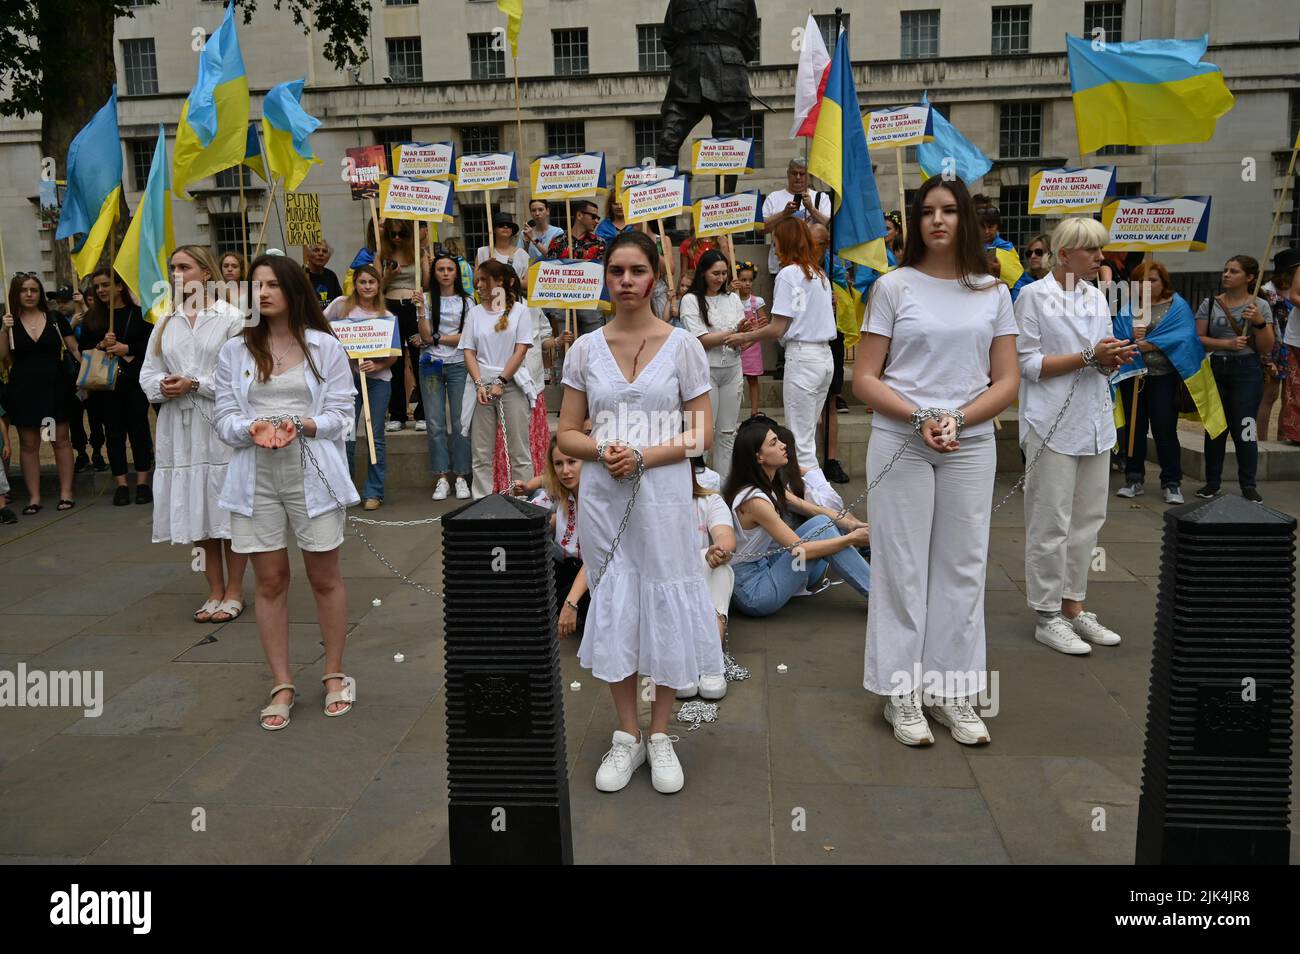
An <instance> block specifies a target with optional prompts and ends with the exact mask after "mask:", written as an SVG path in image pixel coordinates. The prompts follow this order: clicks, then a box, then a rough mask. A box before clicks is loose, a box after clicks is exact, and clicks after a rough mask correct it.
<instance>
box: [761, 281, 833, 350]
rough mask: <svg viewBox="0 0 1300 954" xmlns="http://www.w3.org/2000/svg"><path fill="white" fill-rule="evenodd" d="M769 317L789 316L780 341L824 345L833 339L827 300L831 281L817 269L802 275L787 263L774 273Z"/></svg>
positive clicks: (831, 317) (830, 311) (831, 319)
mask: <svg viewBox="0 0 1300 954" xmlns="http://www.w3.org/2000/svg"><path fill="white" fill-rule="evenodd" d="M771 314H772V315H773V316H776V315H782V316H784V317H786V318H789V319H790V326H789V327H788V328H786V330H785V334H784V335H782V336H781V343H782V344H786V343H788V342H791V341H815V342H819V343H822V344H825V343H826V342H828V341H832V340H834V338H835V308H834V306H833V305H832V302H831V280H830V279H829V278H827V277H826V276H825V275H823V274H821V273H820V272H814V273H813V277H812V278H805V277H804V274H803V269H802V268H801V267H800V266H798V265H787V266H786V267H785V268H783V269H781V271H780V272H778V273H777V276H776V285H775V287H774V290H773V292H772V310H771Z"/></svg>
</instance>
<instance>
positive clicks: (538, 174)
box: [530, 152, 609, 199]
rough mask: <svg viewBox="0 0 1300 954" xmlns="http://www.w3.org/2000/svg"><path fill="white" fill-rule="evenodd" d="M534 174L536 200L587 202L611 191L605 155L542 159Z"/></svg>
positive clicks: (592, 153)
mask: <svg viewBox="0 0 1300 954" xmlns="http://www.w3.org/2000/svg"><path fill="white" fill-rule="evenodd" d="M530 172H531V173H532V187H533V191H532V197H533V198H534V199H585V198H589V197H591V196H594V195H601V194H603V193H605V192H608V191H609V190H608V188H607V187H606V185H605V154H604V153H603V152H580V153H576V154H572V155H553V156H539V157H538V158H536V159H534V160H533V165H532V168H531V170H530Z"/></svg>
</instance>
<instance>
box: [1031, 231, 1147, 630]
mask: <svg viewBox="0 0 1300 954" xmlns="http://www.w3.org/2000/svg"><path fill="white" fill-rule="evenodd" d="M1107 240H1108V235H1107V232H1106V227H1105V226H1103V225H1102V224H1101V223H1100V222H1098V221H1096V220H1095V219H1091V218H1086V217H1083V216H1076V217H1072V218H1068V219H1065V220H1064V221H1063V222H1061V224H1060V225H1058V226H1057V227H1056V230H1055V231H1054V232H1053V233H1052V238H1051V249H1052V257H1053V260H1054V261H1055V263H1056V267H1055V268H1053V269H1052V271H1051V272H1049V273H1048V275H1047V276H1046V277H1044V278H1043V279H1042V280H1041V281H1038V282H1034V283H1033V284H1030V285H1026V286H1025V287H1024V288H1023V289H1022V290H1021V293H1020V296H1019V298H1018V299H1017V300H1016V305H1015V310H1016V324H1017V326H1018V327H1019V335H1018V337H1017V340H1016V351H1017V352H1018V354H1019V358H1020V375H1021V377H1020V445H1021V447H1022V448H1023V450H1024V452H1025V459H1026V467H1027V468H1028V471H1027V474H1026V478H1025V592H1026V594H1027V596H1028V601H1029V605H1030V607H1032V608H1033V609H1034V610H1035V611H1037V613H1038V622H1037V626H1036V628H1035V631H1034V638H1035V639H1036V640H1038V642H1040V643H1043V644H1044V645H1046V646H1050V647H1051V648H1052V649H1055V650H1058V651H1059V652H1063V653H1069V654H1071V655H1085V654H1087V653H1090V652H1092V647H1091V646H1089V645H1088V643H1095V644H1097V645H1099V646H1114V645H1116V644H1118V643H1119V641H1120V638H1119V636H1118V635H1117V634H1115V633H1113V632H1111V631H1110V630H1109V629H1107V628H1106V627H1105V626H1103V625H1101V623H1099V622H1098V621H1097V616H1096V614H1095V613H1090V612H1087V611H1086V610H1085V609H1084V598H1085V596H1086V594H1087V588H1088V568H1089V566H1090V565H1091V563H1092V551H1093V547H1094V546H1095V545H1096V543H1097V534H1098V532H1099V531H1100V530H1101V526H1102V524H1103V523H1105V521H1106V501H1107V498H1108V496H1109V476H1110V449H1111V447H1112V446H1114V444H1115V423H1114V419H1113V416H1112V415H1113V405H1112V404H1111V399H1110V387H1109V384H1108V382H1107V378H1106V376H1107V374H1108V373H1109V372H1110V371H1113V370H1114V369H1115V368H1117V367H1119V366H1120V365H1121V364H1126V363H1128V362H1129V361H1130V360H1132V357H1133V355H1135V354H1136V353H1137V348H1136V347H1135V346H1134V345H1133V344H1132V343H1131V342H1129V341H1127V340H1125V341H1119V340H1116V339H1115V337H1114V336H1113V335H1112V334H1111V314H1110V307H1109V305H1108V304H1107V301H1106V297H1105V296H1104V295H1103V294H1102V293H1101V292H1100V291H1099V290H1098V289H1097V288H1096V287H1094V286H1093V285H1090V284H1087V282H1091V281H1095V280H1096V278H1097V273H1098V272H1099V270H1100V269H1101V264H1102V256H1101V249H1102V246H1104V245H1105V244H1106V242H1107ZM1072 390H1073V396H1071V391H1072ZM1067 398H1068V399H1069V402H1070V403H1069V406H1068V407H1067V408H1066V409H1065V411H1064V413H1063V414H1062V410H1061V409H1062V406H1063V405H1064V404H1065V402H1066V399H1067ZM1058 417H1059V420H1058ZM1044 441H1047V444H1046V446H1044ZM1084 640H1087V642H1084Z"/></svg>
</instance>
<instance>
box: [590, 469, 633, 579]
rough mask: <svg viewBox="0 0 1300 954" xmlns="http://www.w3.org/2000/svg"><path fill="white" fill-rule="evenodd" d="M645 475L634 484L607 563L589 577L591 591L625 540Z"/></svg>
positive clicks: (607, 557)
mask: <svg viewBox="0 0 1300 954" xmlns="http://www.w3.org/2000/svg"><path fill="white" fill-rule="evenodd" d="M644 476H645V475H644V473H642V474H640V475H638V476H637V478H636V480H634V481H633V482H632V496H631V497H629V498H628V501H627V509H626V510H624V511H623V519H622V520H620V521H619V523H618V532H617V533H615V534H614V541H613V542H612V543H611V544H610V545H609V553H608V554H607V555H606V556H605V562H604V563H602V564H601V565H600V573H599V575H597V576H595V577H593V576H591V575H590V574H588V575H587V585H588V587H589V588H590V590H591V591H592V592H593V593H594V592H596V584H597V583H599V582H600V581H601V580H603V579H604V578H605V571H606V570H607V569H609V563H610V561H611V560H613V559H614V551H615V550H617V549H618V544H619V541H621V540H622V539H623V531H624V530H626V529H627V522H628V520H629V519H630V518H631V516H632V507H633V505H634V504H635V503H636V495H637V493H638V492H640V490H641V479H642V477H644Z"/></svg>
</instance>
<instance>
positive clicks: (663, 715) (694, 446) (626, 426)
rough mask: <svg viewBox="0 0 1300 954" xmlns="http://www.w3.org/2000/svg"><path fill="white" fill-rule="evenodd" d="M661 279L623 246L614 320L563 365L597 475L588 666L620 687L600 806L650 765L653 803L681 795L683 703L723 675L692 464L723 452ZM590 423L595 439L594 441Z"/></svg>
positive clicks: (653, 257) (580, 452)
mask: <svg viewBox="0 0 1300 954" xmlns="http://www.w3.org/2000/svg"><path fill="white" fill-rule="evenodd" d="M658 266H659V253H658V250H657V249H656V247H655V244H654V242H653V241H652V240H651V239H650V238H649V237H648V236H646V235H644V234H643V233H641V232H624V233H620V234H619V235H618V236H616V237H615V238H614V239H613V241H611V242H610V244H609V246H608V247H607V248H606V250H605V284H606V287H607V288H608V289H609V291H610V293H611V296H612V298H613V301H614V317H613V318H612V319H611V320H610V322H609V323H608V324H607V325H606V326H605V327H604V328H603V329H600V331H599V332H598V333H596V334H589V335H583V336H581V337H579V338H578V340H577V341H575V342H574V343H573V347H572V348H571V349H570V350H569V355H568V358H567V359H566V360H565V362H564V403H563V405H562V407H561V410H560V425H559V433H558V435H557V437H558V445H559V447H560V449H561V450H562V451H564V453H566V454H569V455H571V456H573V457H577V458H579V459H580V460H583V461H596V462H597V463H596V464H594V465H590V466H585V467H583V468H582V482H581V497H582V508H581V509H580V510H579V511H578V537H579V539H581V540H582V549H583V559H584V562H585V563H586V564H587V571H588V575H589V577H590V583H591V586H592V599H591V607H590V609H589V610H588V612H587V622H586V625H585V627H584V629H583V640H582V645H581V647H580V648H579V651H578V652H579V661H580V662H581V663H582V665H583V666H584V667H585V668H587V669H590V670H591V671H592V674H593V675H594V676H596V678H598V679H601V680H603V681H605V682H608V683H609V684H610V691H611V692H612V694H613V697H614V708H615V709H616V710H617V713H618V729H617V731H615V732H614V740H613V745H612V746H611V748H610V750H609V751H608V752H607V753H606V754H605V757H604V759H603V760H602V762H601V766H600V769H599V771H598V772H597V773H596V788H597V789H599V790H600V791H602V792H614V791H618V790H619V789H621V788H623V787H624V786H625V785H627V783H628V781H629V780H630V779H631V777H632V773H633V772H634V771H635V770H636V768H637V767H638V766H639V765H641V763H643V762H645V761H646V759H647V752H648V757H649V760H650V765H651V780H652V782H653V784H654V787H655V789H656V790H657V791H660V792H663V793H665V794H666V793H670V792H676V791H678V790H680V789H681V787H682V784H683V775H682V768H681V764H680V763H679V762H678V760H677V755H676V753H675V752H674V751H673V744H672V739H671V738H669V736H668V719H669V717H670V716H671V715H672V705H673V696H674V694H675V691H676V690H678V689H685V688H686V687H687V686H689V685H691V684H692V683H696V682H697V680H698V678H699V677H700V676H719V675H721V674H722V672H723V663H722V646H721V643H720V642H719V640H718V628H717V617H716V614H715V612H714V608H713V602H712V600H711V599H710V597H709V587H708V583H707V582H706V581H705V578H704V565H703V563H702V562H701V561H700V556H699V550H698V549H697V548H696V525H697V520H696V511H695V502H694V500H693V498H692V483H691V465H690V461H689V460H688V458H690V457H695V456H698V455H700V454H702V453H703V452H704V451H705V450H707V449H708V447H709V446H710V444H711V443H712V440H713V420H712V413H711V412H710V410H709V364H708V359H707V358H706V357H705V354H704V349H703V348H701V347H700V344H699V342H698V341H696V340H695V338H694V337H692V336H691V335H689V334H687V333H686V332H685V331H682V330H680V329H676V328H673V327H672V326H670V325H668V324H665V323H664V322H662V321H660V320H658V319H657V318H655V316H654V312H653V311H652V310H651V292H652V290H653V288H654V283H655V274H656V271H657V269H658ZM683 413H684V414H685V415H686V426H685V427H683V419H682V418H683ZM588 417H590V419H591V422H592V431H591V434H590V436H588V435H587V434H584V433H583V422H584V421H585V420H586V419H587V418H588ZM634 488H638V489H637V490H636V500H635V503H634V505H633V507H632V510H631V512H630V513H629V512H628V501H629V500H630V499H631V497H632V494H633V490H634ZM625 514H626V515H627V526H626V529H625V531H624V532H623V534H622V536H621V538H620V539H619V542H618V546H617V549H613V550H612V552H613V556H612V558H611V557H610V553H611V548H612V547H613V544H614V540H615V536H616V535H617V534H618V530H619V524H620V523H621V522H622V521H623V519H624V516H625ZM607 561H608V565H606V562H607ZM638 673H640V674H641V675H642V676H644V677H646V679H647V680H649V681H650V682H651V683H653V685H654V687H655V691H654V693H653V696H652V700H651V709H650V740H649V745H648V746H647V744H646V743H645V741H644V740H643V738H642V733H641V729H640V725H639V722H638V718H637V696H638V693H637V674H638Z"/></svg>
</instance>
